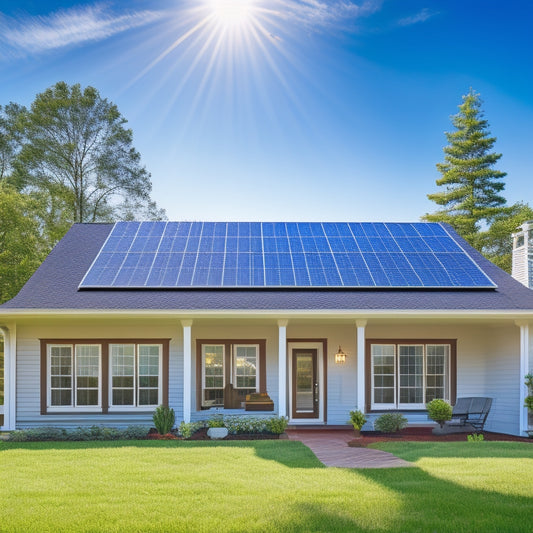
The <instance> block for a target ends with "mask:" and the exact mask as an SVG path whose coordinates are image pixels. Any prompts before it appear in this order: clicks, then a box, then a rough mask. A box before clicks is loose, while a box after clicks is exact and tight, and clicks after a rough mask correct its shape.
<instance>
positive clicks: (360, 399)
mask: <svg viewBox="0 0 533 533" xmlns="http://www.w3.org/2000/svg"><path fill="white" fill-rule="evenodd" d="M366 324H367V321H366V320H356V321H355V325H356V326H357V409H359V410H360V411H362V412H363V413H364V412H365V393H366V391H365V327H366Z"/></svg>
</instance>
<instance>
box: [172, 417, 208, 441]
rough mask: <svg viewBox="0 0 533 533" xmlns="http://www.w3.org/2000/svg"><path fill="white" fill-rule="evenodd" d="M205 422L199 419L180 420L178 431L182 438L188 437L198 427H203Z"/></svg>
mask: <svg viewBox="0 0 533 533" xmlns="http://www.w3.org/2000/svg"><path fill="white" fill-rule="evenodd" d="M205 425H206V422H205V421H203V420H201V421H200V422H182V423H181V424H180V427H179V428H178V433H179V434H180V435H181V436H182V437H183V438H184V439H190V438H191V436H192V435H193V434H194V433H196V432H197V431H198V430H199V429H202V428H204V427H205Z"/></svg>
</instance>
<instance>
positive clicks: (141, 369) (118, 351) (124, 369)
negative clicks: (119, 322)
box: [109, 344, 162, 408]
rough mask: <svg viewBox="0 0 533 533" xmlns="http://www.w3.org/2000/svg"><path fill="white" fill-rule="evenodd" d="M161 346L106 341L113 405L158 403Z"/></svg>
mask: <svg viewBox="0 0 533 533" xmlns="http://www.w3.org/2000/svg"><path fill="white" fill-rule="evenodd" d="M161 348H162V347H161V345H158V344H110V345H109V352H110V359H111V402H110V406H112V407H114V408H115V407H116V408H124V407H127V408H131V407H150V408H152V407H156V406H157V405H159V404H160V403H161V395H160V392H161V391H160V387H159V382H160V375H161V353H162V349H161Z"/></svg>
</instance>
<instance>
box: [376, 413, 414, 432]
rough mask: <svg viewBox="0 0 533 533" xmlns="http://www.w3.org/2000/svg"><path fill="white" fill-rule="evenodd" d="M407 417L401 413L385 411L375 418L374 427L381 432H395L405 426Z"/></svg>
mask: <svg viewBox="0 0 533 533" xmlns="http://www.w3.org/2000/svg"><path fill="white" fill-rule="evenodd" d="M407 423H408V421H407V418H405V416H403V415H402V413H385V414H384V415H381V416H380V417H378V418H377V419H376V421H375V422H374V427H375V428H376V429H377V430H378V431H381V432H382V433H396V432H397V431H400V429H403V428H404V427H406V426H407Z"/></svg>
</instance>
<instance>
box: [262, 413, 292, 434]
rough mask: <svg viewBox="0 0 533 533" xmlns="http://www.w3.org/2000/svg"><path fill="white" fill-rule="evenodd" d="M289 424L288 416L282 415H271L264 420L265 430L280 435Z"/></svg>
mask: <svg viewBox="0 0 533 533" xmlns="http://www.w3.org/2000/svg"><path fill="white" fill-rule="evenodd" d="M288 425H289V420H288V418H285V417H284V416H273V417H272V418H268V419H267V420H266V430H267V431H268V432H269V433H272V434H273V435H281V434H282V433H284V432H285V430H286V429H287V426H288Z"/></svg>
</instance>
